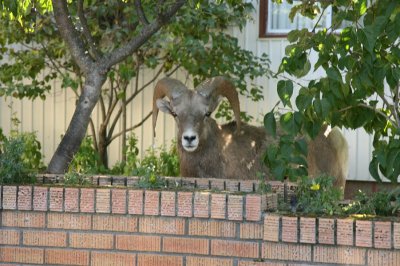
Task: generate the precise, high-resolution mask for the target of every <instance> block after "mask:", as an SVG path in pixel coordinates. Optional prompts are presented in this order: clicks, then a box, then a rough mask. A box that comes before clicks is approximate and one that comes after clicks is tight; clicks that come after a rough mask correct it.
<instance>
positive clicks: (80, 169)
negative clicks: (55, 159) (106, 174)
mask: <svg viewBox="0 0 400 266" xmlns="http://www.w3.org/2000/svg"><path fill="white" fill-rule="evenodd" d="M68 172H69V173H76V174H78V175H79V174H97V173H101V172H103V168H102V167H101V166H100V164H99V154H98V153H97V151H96V150H95V149H94V148H93V139H92V137H90V136H86V137H85V138H84V139H83V141H82V144H81V146H80V147H79V150H78V152H77V153H76V154H75V156H74V158H73V159H72V161H71V164H70V166H69V169H68Z"/></svg>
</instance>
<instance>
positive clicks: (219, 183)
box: [210, 178, 225, 190]
mask: <svg viewBox="0 0 400 266" xmlns="http://www.w3.org/2000/svg"><path fill="white" fill-rule="evenodd" d="M210 185H211V189H213V190H215V189H216V190H224V189H225V180H223V179H219V178H210Z"/></svg>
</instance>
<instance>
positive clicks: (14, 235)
mask: <svg viewBox="0 0 400 266" xmlns="http://www.w3.org/2000/svg"><path fill="white" fill-rule="evenodd" d="M0 245H19V231H16V230H4V229H0Z"/></svg>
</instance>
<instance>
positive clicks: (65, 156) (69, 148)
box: [47, 70, 106, 174]
mask: <svg viewBox="0 0 400 266" xmlns="http://www.w3.org/2000/svg"><path fill="white" fill-rule="evenodd" d="M105 80H106V75H105V74H100V73H99V72H97V71H96V70H93V71H91V72H90V73H89V74H88V75H87V77H86V80H85V85H84V88H83V92H82V94H81V96H80V97H79V101H78V104H77V106H76V109H75V112H74V115H73V116H72V119H71V122H70V124H69V126H68V129H67V132H66V133H65V135H64V137H63V138H62V140H61V143H60V144H59V145H58V147H57V150H56V152H55V153H54V155H53V157H52V158H51V161H50V163H49V166H48V167H47V172H48V173H51V174H63V173H65V172H67V171H68V166H69V163H70V162H71V160H72V158H73V157H74V155H75V153H76V152H77V151H78V149H79V147H80V145H81V142H82V140H83V138H84V137H85V135H86V130H87V127H88V124H89V119H90V115H91V113H92V111H93V108H94V107H95V106H96V103H97V101H98V100H99V97H100V92H101V87H102V86H103V84H104V82H105Z"/></svg>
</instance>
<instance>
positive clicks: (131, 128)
mask: <svg viewBox="0 0 400 266" xmlns="http://www.w3.org/2000/svg"><path fill="white" fill-rule="evenodd" d="M152 113H153V112H152V111H150V112H149V113H148V114H147V115H146V116H145V117H144V118H143V119H142V121H140V122H139V123H137V124H136V125H134V126H132V127H130V128H127V129H126V131H125V132H123V131H121V132H119V133H117V134H115V135H114V136H112V137H111V138H109V139H108V140H107V145H109V144H110V143H111V142H112V141H113V140H114V139H116V138H118V137H119V136H121V135H122V134H124V133H126V132H129V131H132V130H134V129H136V128H138V127H140V126H142V125H143V124H144V122H146V121H147V119H149V118H150V116H151V114H152Z"/></svg>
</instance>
